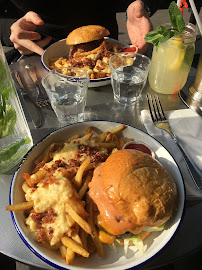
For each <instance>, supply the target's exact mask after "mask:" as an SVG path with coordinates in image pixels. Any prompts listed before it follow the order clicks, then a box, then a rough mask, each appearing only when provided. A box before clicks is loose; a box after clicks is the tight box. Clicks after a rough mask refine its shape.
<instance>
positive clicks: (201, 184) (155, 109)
mask: <svg viewBox="0 0 202 270" xmlns="http://www.w3.org/2000/svg"><path fill="white" fill-rule="evenodd" d="M147 102H148V106H149V110H150V114H151V118H152V121H153V123H154V125H155V126H156V127H158V128H160V129H163V130H165V131H167V132H168V133H169V134H170V136H171V137H172V139H173V140H174V142H175V143H176V145H177V147H178V149H179V150H180V152H181V154H182V156H183V158H184V161H185V164H186V166H187V169H188V171H189V173H190V176H191V178H192V180H193V181H194V183H195V185H196V187H197V188H198V189H199V190H200V191H202V175H201V174H199V173H198V172H197V170H196V169H195V168H194V166H193V165H192V163H191V161H190V160H189V158H188V156H187V155H186V154H185V152H184V150H183V148H182V146H181V145H180V143H179V141H178V139H177V137H176V135H175V134H174V133H173V132H172V131H171V129H170V125H169V122H168V120H167V118H166V116H165V113H164V111H163V108H162V106H161V102H160V99H159V97H158V96H157V95H149V94H148V95H147Z"/></svg>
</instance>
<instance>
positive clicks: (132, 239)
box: [116, 236, 145, 254]
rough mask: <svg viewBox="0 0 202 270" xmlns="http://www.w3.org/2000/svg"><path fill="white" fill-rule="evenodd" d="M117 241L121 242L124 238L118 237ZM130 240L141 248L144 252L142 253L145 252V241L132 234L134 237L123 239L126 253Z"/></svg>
mask: <svg viewBox="0 0 202 270" xmlns="http://www.w3.org/2000/svg"><path fill="white" fill-rule="evenodd" d="M116 241H117V242H118V243H120V242H121V241H122V239H116ZM130 242H132V243H133V245H134V246H136V247H137V248H138V249H139V251H140V252H142V253H144V252H145V248H144V244H143V241H142V240H141V239H140V238H139V237H137V236H132V237H129V238H125V239H123V243H124V252H125V254H126V253H127V251H128V247H129V243H130Z"/></svg>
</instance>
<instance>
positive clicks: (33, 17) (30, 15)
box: [23, 11, 44, 25]
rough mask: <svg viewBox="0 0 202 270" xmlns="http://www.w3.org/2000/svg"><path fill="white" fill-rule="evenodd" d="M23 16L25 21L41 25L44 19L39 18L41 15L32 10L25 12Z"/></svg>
mask: <svg viewBox="0 0 202 270" xmlns="http://www.w3.org/2000/svg"><path fill="white" fill-rule="evenodd" d="M23 18H24V19H25V20H26V21H27V22H32V23H33V24H35V25H43V24H44V21H43V20H42V19H41V17H40V16H39V15H38V14H37V13H35V12H33V11H29V12H27V13H26V14H25V16H24V17H23Z"/></svg>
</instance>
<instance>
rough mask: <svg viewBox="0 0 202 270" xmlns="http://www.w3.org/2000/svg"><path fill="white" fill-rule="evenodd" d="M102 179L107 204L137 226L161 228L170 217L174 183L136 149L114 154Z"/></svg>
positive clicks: (110, 157)
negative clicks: (107, 199) (110, 204)
mask: <svg viewBox="0 0 202 270" xmlns="http://www.w3.org/2000/svg"><path fill="white" fill-rule="evenodd" d="M102 177H103V184H104V189H105V192H106V194H107V197H108V198H109V200H110V202H111V203H112V204H113V205H114V206H115V207H116V209H117V210H118V211H119V212H120V213H122V215H126V216H128V217H130V220H131V221H132V222H133V223H134V224H136V225H137V226H151V227H153V226H160V225H162V224H163V223H165V222H166V221H167V220H168V219H169V218H170V217H171V216H172V214H173V211H174V210H175V207H176V196H177V189H176V185H175V182H174V180H173V179H172V177H171V176H170V175H169V173H168V172H167V171H166V170H165V168H164V167H163V166H162V165H161V164H160V163H159V162H158V161H156V160H155V159H153V158H152V157H151V156H149V155H147V154H144V153H142V152H139V151H136V150H120V151H117V152H115V153H113V154H112V155H111V156H109V158H108V159H107V160H106V162H105V163H104V165H103V171H102Z"/></svg>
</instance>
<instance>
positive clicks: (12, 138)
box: [0, 43, 33, 173]
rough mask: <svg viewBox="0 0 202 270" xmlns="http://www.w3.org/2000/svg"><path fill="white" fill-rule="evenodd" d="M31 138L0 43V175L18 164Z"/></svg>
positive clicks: (27, 148) (30, 143) (29, 146)
mask: <svg viewBox="0 0 202 270" xmlns="http://www.w3.org/2000/svg"><path fill="white" fill-rule="evenodd" d="M32 145H33V142H32V136H31V133H30V130H29V127H28V124H27V121H26V118H25V115H24V112H23V109H22V106H21V103H20V100H19V97H18V94H17V91H16V89H15V86H14V83H13V80H12V77H11V73H10V69H9V67H8V64H7V61H6V58H5V55H4V52H3V48H2V45H1V43H0V173H6V172H8V171H9V170H10V169H12V168H13V167H14V166H15V165H17V164H18V162H20V160H21V159H22V158H23V156H24V155H25V154H26V153H27V151H28V150H29V149H30V148H31V146H32Z"/></svg>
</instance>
